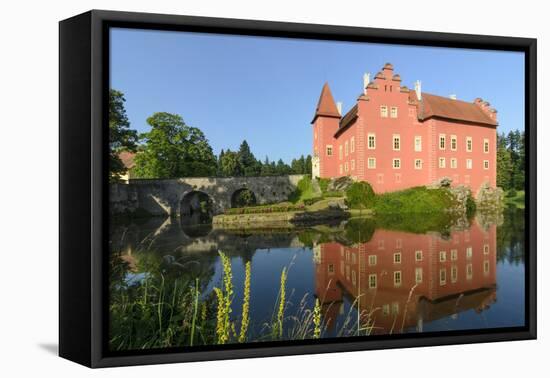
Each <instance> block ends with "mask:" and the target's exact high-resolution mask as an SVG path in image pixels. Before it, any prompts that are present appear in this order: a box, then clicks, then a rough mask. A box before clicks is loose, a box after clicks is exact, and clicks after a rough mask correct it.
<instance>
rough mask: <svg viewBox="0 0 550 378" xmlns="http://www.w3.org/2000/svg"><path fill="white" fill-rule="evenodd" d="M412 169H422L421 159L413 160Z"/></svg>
mask: <svg viewBox="0 0 550 378" xmlns="http://www.w3.org/2000/svg"><path fill="white" fill-rule="evenodd" d="M414 169H422V159H414Z"/></svg>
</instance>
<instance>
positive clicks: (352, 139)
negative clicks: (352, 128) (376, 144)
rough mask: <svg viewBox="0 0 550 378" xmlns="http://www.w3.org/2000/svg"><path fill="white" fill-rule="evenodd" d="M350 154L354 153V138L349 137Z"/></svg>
mask: <svg viewBox="0 0 550 378" xmlns="http://www.w3.org/2000/svg"><path fill="white" fill-rule="evenodd" d="M350 148H351V152H352V153H353V152H355V137H351V146H350Z"/></svg>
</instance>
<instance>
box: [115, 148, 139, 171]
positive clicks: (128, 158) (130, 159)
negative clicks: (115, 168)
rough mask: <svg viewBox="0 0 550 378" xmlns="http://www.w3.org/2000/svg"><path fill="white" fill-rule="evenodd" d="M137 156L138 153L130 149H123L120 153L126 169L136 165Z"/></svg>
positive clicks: (119, 155)
mask: <svg viewBox="0 0 550 378" xmlns="http://www.w3.org/2000/svg"><path fill="white" fill-rule="evenodd" d="M135 157H136V154H135V153H134V152H130V151H122V152H120V153H119V154H118V158H119V159H120V160H121V161H122V164H124V167H125V168H126V169H131V168H133V167H134V166H135V165H136V163H135V162H134V158H135Z"/></svg>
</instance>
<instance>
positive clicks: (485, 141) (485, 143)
mask: <svg viewBox="0 0 550 378" xmlns="http://www.w3.org/2000/svg"><path fill="white" fill-rule="evenodd" d="M483 152H484V153H486V154H488V153H489V139H483Z"/></svg>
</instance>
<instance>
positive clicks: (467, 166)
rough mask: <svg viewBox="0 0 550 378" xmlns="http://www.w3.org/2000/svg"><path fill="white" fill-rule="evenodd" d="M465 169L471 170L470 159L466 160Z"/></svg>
mask: <svg viewBox="0 0 550 378" xmlns="http://www.w3.org/2000/svg"><path fill="white" fill-rule="evenodd" d="M466 169H472V159H466Z"/></svg>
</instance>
